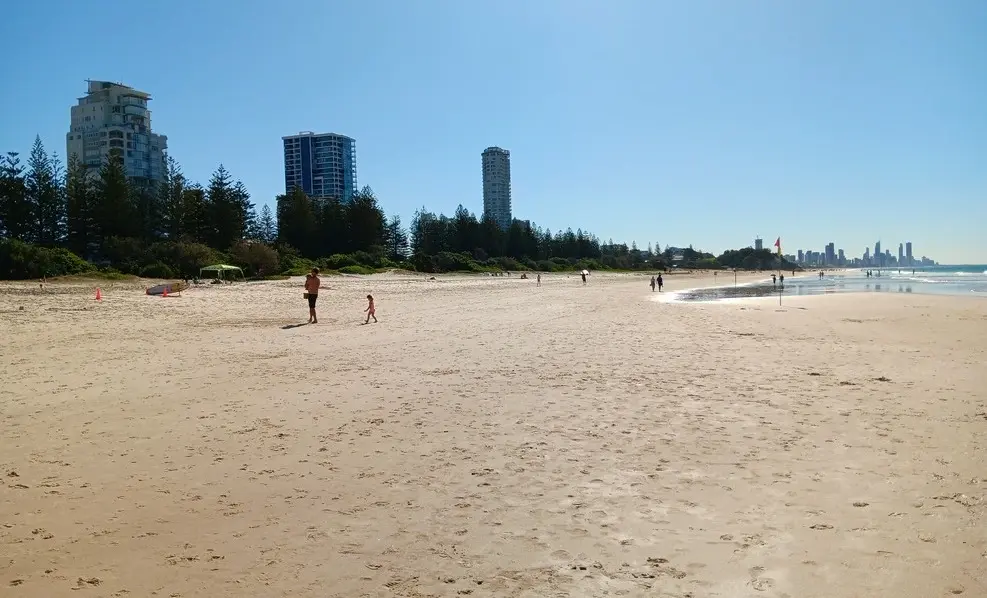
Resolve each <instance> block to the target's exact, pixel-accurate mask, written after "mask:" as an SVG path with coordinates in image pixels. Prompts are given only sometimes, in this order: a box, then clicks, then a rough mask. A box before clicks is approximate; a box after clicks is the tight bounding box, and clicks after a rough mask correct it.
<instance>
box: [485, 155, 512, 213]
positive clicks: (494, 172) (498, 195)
mask: <svg viewBox="0 0 987 598" xmlns="http://www.w3.org/2000/svg"><path fill="white" fill-rule="evenodd" d="M481 156H482V158H483V215H484V216H485V217H487V218H490V219H492V220H493V221H494V222H496V223H497V225H498V226H500V228H502V229H504V230H507V229H508V228H510V226H511V152H509V151H507V150H505V149H501V148H499V147H488V148H487V149H485V150H483V154H481Z"/></svg>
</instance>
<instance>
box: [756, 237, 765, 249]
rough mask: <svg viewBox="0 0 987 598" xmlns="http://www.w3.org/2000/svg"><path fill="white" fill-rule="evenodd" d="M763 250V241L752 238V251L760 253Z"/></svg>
mask: <svg viewBox="0 0 987 598" xmlns="http://www.w3.org/2000/svg"><path fill="white" fill-rule="evenodd" d="M762 249H764V241H763V240H762V239H761V237H754V251H761V250H762Z"/></svg>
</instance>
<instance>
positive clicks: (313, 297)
mask: <svg viewBox="0 0 987 598" xmlns="http://www.w3.org/2000/svg"><path fill="white" fill-rule="evenodd" d="M320 286H322V280H320V279H319V269H318V268H312V273H311V274H307V275H306V276H305V298H306V299H308V323H309V324H318V323H319V318H318V316H316V315H315V302H316V301H317V300H318V299H319V287H320Z"/></svg>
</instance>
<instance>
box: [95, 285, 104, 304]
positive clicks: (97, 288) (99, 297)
mask: <svg viewBox="0 0 987 598" xmlns="http://www.w3.org/2000/svg"><path fill="white" fill-rule="evenodd" d="M102 300H103V293H101V292H100V291H99V287H96V301H102Z"/></svg>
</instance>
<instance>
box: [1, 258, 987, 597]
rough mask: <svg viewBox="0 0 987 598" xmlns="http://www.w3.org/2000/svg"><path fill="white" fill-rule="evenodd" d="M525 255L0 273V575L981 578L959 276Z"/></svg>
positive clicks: (559, 588)
mask: <svg viewBox="0 0 987 598" xmlns="http://www.w3.org/2000/svg"><path fill="white" fill-rule="evenodd" d="M721 278H722V277H721ZM731 278H732V276H731ZM544 280H545V282H544V284H543V285H542V287H541V288H536V286H535V281H534V280H527V281H522V280H518V279H517V278H510V279H505V278H446V277H441V278H439V279H438V280H435V281H426V280H424V279H423V278H422V277H413V276H412V277H400V276H376V277H371V278H331V279H326V280H325V284H326V285H327V286H328V287H329V288H328V289H326V290H325V291H324V292H323V295H322V297H321V298H320V302H319V309H320V312H321V314H322V315H321V321H320V323H319V324H318V325H316V326H307V325H302V326H298V327H293V328H284V327H285V326H290V325H292V324H298V323H303V322H305V320H306V318H307V309H306V306H305V302H304V299H303V298H302V289H301V281H290V282H282V283H258V284H247V285H237V286H232V287H230V286H223V287H218V286H205V287H201V288H195V289H193V290H191V291H189V292H186V293H184V295H183V296H182V297H169V298H167V299H163V298H160V297H146V296H143V295H141V294H140V285H135V284H116V285H108V284H106V283H103V285H102V286H103V296H104V301H103V302H102V303H96V302H95V301H93V296H92V292H93V290H94V285H95V283H93V284H92V285H89V284H85V283H77V284H75V285H69V284H54V285H51V286H50V288H49V290H48V292H47V293H46V294H44V295H41V294H39V293H38V291H37V289H36V287H37V285H36V284H14V283H3V284H0V339H2V343H0V367H2V387H0V426H2V427H0V429H2V430H3V436H2V440H0V442H2V444H0V476H2V478H0V481H2V483H0V595H2V596H17V597H21V596H30V597H45V598H49V597H60V596H72V597H75V598H78V597H79V596H94V597H95V596H100V597H102V596H106V597H109V596H130V597H134V596H142V597H143V596H164V597H179V596H181V597H188V596H201V597H223V596H231V597H232V596H260V597H280V596H284V597H288V596H291V597H297V596H319V597H324V596H462V595H470V596H474V597H478V596H525V597H544V596H606V595H612V596H617V595H623V596H659V595H660V596H672V597H680V598H682V597H687V596H688V597H693V598H701V597H706V596H719V597H743V596H759V597H761V596H764V597H768V596H776V597H781V596H789V597H791V598H800V597H812V596H819V597H827V598H840V597H857V596H859V597H873V596H889V597H896V598H897V597H903V598H907V597H916V598H919V597H920V598H925V597H934V596H953V595H957V594H962V595H965V596H971V597H982V596H987V581H985V580H987V524H985V521H984V513H985V508H987V500H985V493H987V466H985V462H987V459H985V457H987V405H985V403H987V393H985V387H987V386H985V385H987V366H985V361H987V360H985V357H987V355H985V349H987V302H985V301H976V300H965V299H960V298H941V297H924V296H916V295H908V296H901V295H883V296H881V295H857V296H838V297H811V298H803V299H792V300H789V301H786V306H785V307H783V308H781V309H779V308H778V306H777V304H776V303H775V302H774V300H761V301H752V302H748V303H746V304H742V305H737V304H730V305H724V304H717V305H709V304H706V305H682V304H674V303H661V302H656V301H653V300H652V299H653V297H654V295H652V293H651V292H650V289H648V288H647V280H648V278H647V277H646V276H644V277H639V276H612V277H607V276H600V275H597V276H593V277H591V279H590V284H589V285H587V286H585V287H584V286H583V285H582V284H580V282H579V279H578V277H575V276H573V277H565V276H546V277H544ZM668 281H669V285H670V287H672V288H674V287H684V286H691V285H694V284H710V283H712V277H708V276H707V277H700V278H699V279H698V280H692V279H690V278H689V277H687V276H672V277H669V279H668ZM368 292H372V293H374V295H375V297H376V298H377V310H378V314H377V315H378V318H380V323H379V324H376V325H375V324H371V325H369V326H362V325H361V323H362V321H363V314H362V313H361V312H362V310H363V309H364V307H365V303H366V301H365V299H364V297H365V295H366V294H367V293H368ZM21 308H23V310H21Z"/></svg>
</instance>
